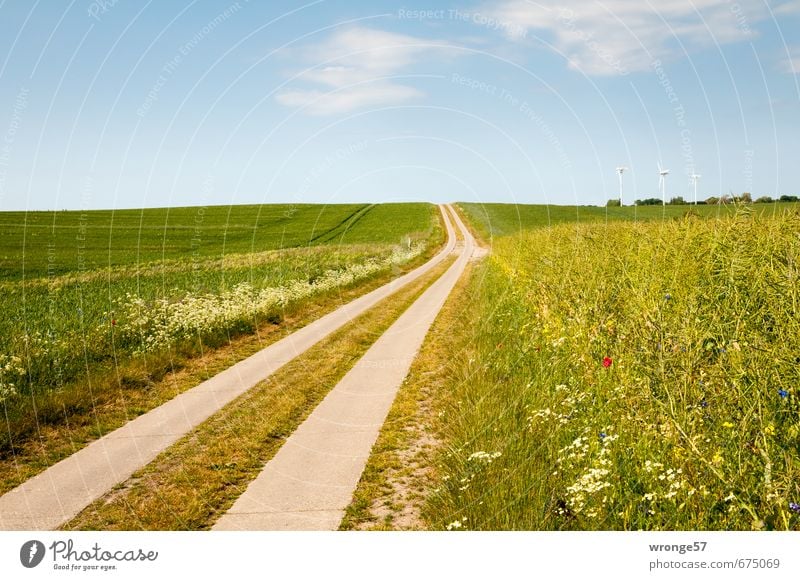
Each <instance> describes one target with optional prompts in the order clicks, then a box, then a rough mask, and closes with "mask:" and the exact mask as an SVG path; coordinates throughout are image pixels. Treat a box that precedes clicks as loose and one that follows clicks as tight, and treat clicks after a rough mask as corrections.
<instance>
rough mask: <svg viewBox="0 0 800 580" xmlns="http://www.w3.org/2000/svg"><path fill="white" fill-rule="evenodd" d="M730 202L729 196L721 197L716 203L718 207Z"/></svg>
mask: <svg viewBox="0 0 800 580" xmlns="http://www.w3.org/2000/svg"><path fill="white" fill-rule="evenodd" d="M730 202H731V196H730V195H723V196H722V197H720V198H719V201H718V202H717V203H718V204H720V205H727V204H729V203H730Z"/></svg>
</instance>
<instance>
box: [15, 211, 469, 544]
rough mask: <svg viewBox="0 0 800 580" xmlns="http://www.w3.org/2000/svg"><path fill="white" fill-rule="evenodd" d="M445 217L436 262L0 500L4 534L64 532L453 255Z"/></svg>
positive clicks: (357, 301) (177, 399)
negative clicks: (218, 416) (194, 433)
mask: <svg viewBox="0 0 800 580" xmlns="http://www.w3.org/2000/svg"><path fill="white" fill-rule="evenodd" d="M440 210H441V212H442V215H443V217H444V218H445V219H444V221H445V225H446V228H447V244H446V246H445V247H444V249H443V250H442V251H441V252H439V253H438V254H437V255H436V256H434V257H433V258H432V259H431V260H429V261H428V262H426V263H425V264H423V265H422V266H420V267H419V268H417V269H415V270H413V271H411V272H409V273H408V274H405V275H404V276H400V277H399V278H397V279H395V280H392V281H391V282H389V283H388V284H386V285H384V286H381V287H380V288H378V289H376V290H373V291H372V292H369V293H368V294H365V295H364V296H361V297H360V298H357V299H355V300H353V301H352V302H349V303H348V304H345V305H343V306H341V307H340V308H338V309H337V310H335V311H333V312H331V313H329V314H326V315H325V316H323V317H322V318H319V319H318V320H316V321H314V322H312V323H311V324H309V325H307V326H305V327H303V328H301V329H299V330H297V331H296V332H294V333H292V334H291V335H289V336H287V337H285V338H283V339H281V340H279V341H277V342H275V343H273V344H271V345H270V346H268V347H266V348H265V349H263V350H261V351H259V352H257V353H256V354H254V355H252V356H251V357H249V358H247V359H245V360H243V361H240V362H239V363H237V364H235V365H233V366H232V367H230V368H228V369H226V370H224V371H223V372H221V373H219V374H218V375H216V376H214V377H212V378H211V379H209V380H207V381H204V382H203V383H201V384H199V385H198V386H197V387H194V388H193V389H190V390H188V391H186V392H184V393H182V394H180V395H178V396H176V397H175V398H174V399H171V400H170V401H168V402H166V403H164V404H163V405H161V406H160V407H157V408H156V409H153V410H152V411H149V412H148V413H145V414H144V415H141V416H140V417H137V418H136V419H134V420H132V421H130V422H128V423H127V424H126V425H124V426H122V427H120V428H119V429H117V430H115V431H113V432H111V433H109V434H108V435H105V436H104V437H102V438H100V439H98V440H97V441H94V442H93V443H91V444H90V445H88V446H86V447H84V448H83V449H81V450H80V451H77V452H76V453H74V454H73V455H71V456H70V457H68V458H66V459H64V460H62V461H60V462H59V463H57V464H55V465H53V466H52V467H50V468H48V469H46V470H45V471H43V472H42V473H40V474H38V475H36V476H35V477H32V478H31V479H29V480H28V481H26V482H25V483H23V484H22V485H20V486H18V487H16V488H14V489H12V490H11V491H9V492H8V493H6V494H5V495H3V496H2V497H0V529H2V530H49V529H55V528H58V527H59V526H61V525H62V524H64V523H65V522H68V521H69V520H71V519H72V518H74V517H75V516H76V515H77V514H78V513H80V511H81V510H82V509H84V508H85V507H86V506H88V505H89V504H90V503H92V502H93V501H95V500H96V499H98V498H99V497H101V496H103V495H104V494H105V493H107V492H108V491H110V490H111V489H112V488H113V487H114V486H115V485H117V484H119V483H121V482H123V481H125V480H126V479H128V478H129V477H130V476H131V475H133V473H134V472H135V471H137V470H138V469H140V468H142V467H143V466H145V465H147V464H148V463H149V462H151V461H152V460H153V459H155V458H156V456H157V455H158V454H159V453H161V452H162V451H164V450H165V449H166V448H167V447H169V446H170V445H172V444H173V443H175V442H176V441H177V440H178V439H180V438H181V437H182V436H184V435H185V434H186V433H188V432H189V431H190V430H192V429H194V428H195V427H197V426H198V425H199V424H200V423H202V422H203V421H205V420H206V419H207V418H208V417H210V416H211V415H213V414H214V413H215V412H217V411H218V410H220V409H221V408H222V407H224V406H225V405H227V404H228V403H230V402H231V401H232V400H233V399H235V398H236V397H238V396H239V395H241V394H242V393H244V392H246V391H247V390H249V389H251V388H252V387H253V386H255V385H256V384H258V383H259V382H261V381H263V380H264V379H266V378H267V377H269V376H270V375H271V374H272V373H274V372H275V371H276V370H278V369H279V368H280V367H282V366H283V365H284V364H286V363H287V362H289V361H290V360H292V359H293V358H295V357H296V356H298V355H300V354H302V353H304V352H305V351H307V350H308V349H309V348H311V347H312V346H313V345H314V344H316V343H317V342H319V341H320V340H322V339H323V338H325V337H326V336H328V335H329V334H331V333H332V332H334V331H336V330H338V329H339V328H341V327H342V326H343V325H345V324H346V323H348V322H350V321H351V320H353V319H354V318H356V317H357V316H359V315H360V314H362V313H364V312H366V311H367V310H368V309H369V308H371V307H373V306H374V305H375V304H377V303H378V302H379V301H381V300H383V299H384V298H386V297H388V296H390V295H392V294H393V293H394V292H396V291H398V290H399V289H400V288H402V287H403V286H405V285H406V284H408V283H410V282H413V281H414V280H416V279H418V278H419V277H420V276H422V275H424V274H426V273H427V272H429V271H430V270H431V269H432V268H434V267H435V266H436V265H437V264H439V263H440V262H441V261H442V260H444V258H445V257H446V256H447V255H448V254H450V253H451V252H452V251H453V248H454V247H455V243H456V242H455V233H454V231H453V226H452V224H451V223H450V219H448V217H447V215H448V214H447V211H446V210H445V209H444V207H440Z"/></svg>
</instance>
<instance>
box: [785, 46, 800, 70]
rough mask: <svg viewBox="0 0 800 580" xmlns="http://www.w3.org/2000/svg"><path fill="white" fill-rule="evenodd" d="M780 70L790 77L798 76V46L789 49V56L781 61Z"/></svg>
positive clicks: (799, 56) (799, 57) (799, 60)
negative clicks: (790, 75)
mask: <svg viewBox="0 0 800 580" xmlns="http://www.w3.org/2000/svg"><path fill="white" fill-rule="evenodd" d="M781 70H782V71H783V72H785V73H789V74H792V75H800V46H795V47H793V48H790V49H789V56H788V58H785V59H783V60H782V61H781Z"/></svg>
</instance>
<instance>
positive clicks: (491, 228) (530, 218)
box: [458, 203, 800, 240]
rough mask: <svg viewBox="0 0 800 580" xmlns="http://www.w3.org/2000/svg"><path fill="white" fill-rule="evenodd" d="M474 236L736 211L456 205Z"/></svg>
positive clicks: (762, 210) (776, 209) (764, 207)
mask: <svg viewBox="0 0 800 580" xmlns="http://www.w3.org/2000/svg"><path fill="white" fill-rule="evenodd" d="M458 206H459V207H460V208H461V209H462V210H463V211H464V212H465V213H466V214H467V216H468V217H469V219H470V222H471V223H472V224H473V226H474V227H475V228H476V230H477V233H478V234H479V235H480V236H481V237H483V238H484V239H486V240H488V239H490V238H491V237H493V236H494V237H499V236H507V235H511V234H516V233H519V232H521V231H523V230H529V229H532V228H539V227H543V226H552V225H557V224H562V223H596V222H606V221H608V222H614V221H622V220H624V221H653V220H658V221H663V220H665V219H675V218H682V217H684V216H686V215H698V216H701V217H718V218H721V217H725V216H730V215H732V214H734V213H735V212H736V206H735V205H734V204H727V205H697V206H689V205H666V206H653V205H646V206H625V207H597V206H591V205H524V204H506V203H459V204H458ZM749 207H751V208H752V210H753V211H755V212H757V213H759V214H763V215H775V214H780V213H782V212H784V211H786V210H787V209H788V210H793V209H797V208H798V207H800V204H796V203H766V204H753V205H750V206H749Z"/></svg>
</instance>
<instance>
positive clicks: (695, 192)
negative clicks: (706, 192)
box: [689, 173, 703, 205]
mask: <svg viewBox="0 0 800 580" xmlns="http://www.w3.org/2000/svg"><path fill="white" fill-rule="evenodd" d="M689 177H691V178H692V183H694V204H695V205H697V180H698V179H700V178H701V177H703V176H702V175H700V174H699V173H692V174H691V175H690V176H689Z"/></svg>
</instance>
